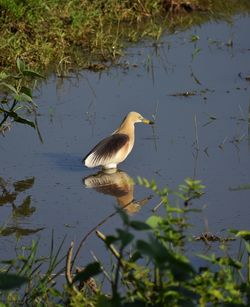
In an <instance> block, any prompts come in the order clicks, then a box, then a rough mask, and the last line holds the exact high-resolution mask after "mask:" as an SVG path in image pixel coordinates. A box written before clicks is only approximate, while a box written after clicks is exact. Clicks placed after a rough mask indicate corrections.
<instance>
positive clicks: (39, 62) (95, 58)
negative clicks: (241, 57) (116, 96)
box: [0, 0, 250, 75]
mask: <svg viewBox="0 0 250 307" xmlns="http://www.w3.org/2000/svg"><path fill="white" fill-rule="evenodd" d="M167 2H169V1H167V0H166V1H160V0H135V1H130V0H119V1H117V0H108V1H100V0H98V1H97V0H93V1H92V0H72V1H66V0H62V1H59V0H26V1H19V0H0V11H1V13H0V32H1V36H0V69H2V70H5V71H6V70H10V69H13V68H14V65H15V62H16V59H17V58H21V59H22V60H23V61H24V62H26V63H29V65H30V67H31V68H36V69H37V68H40V69H42V70H45V69H51V67H52V69H54V68H56V69H57V72H58V73H59V74H62V75H63V74H64V73H65V70H66V73H67V72H68V71H69V70H71V69H75V68H90V69H92V68H93V69H95V70H98V69H103V68H105V67H106V63H107V62H110V61H111V62H112V61H114V60H115V59H116V58H119V57H120V55H121V54H122V52H123V50H124V47H126V46H127V45H128V43H130V42H137V41H138V40H140V39H142V38H145V37H153V38H155V39H158V38H159V37H160V36H161V34H162V33H163V31H165V30H166V29H169V31H171V30H174V29H176V28H180V29H185V28H187V27H190V26H192V25H194V24H201V23H203V22H205V21H207V20H209V19H210V18H216V19H217V18H226V19H228V20H229V19H230V17H231V16H233V15H234V14H236V13H239V12H246V11H248V12H249V10H250V4H249V1H246V0H241V1H236V0H228V1H215V0H193V1H189V3H194V4H195V5H194V6H193V8H194V11H195V10H196V9H197V8H198V12H191V13H190V12H189V13H188V12H186V11H185V9H183V8H180V9H179V10H178V9H177V8H176V7H173V8H174V9H173V11H174V12H172V13H171V12H168V11H167V10H169V8H166V5H164V3H167ZM170 2H171V1H170ZM174 2H175V3H180V2H183V1H180V0H177V1H174ZM199 9H202V10H203V9H204V10H205V13H204V12H199ZM100 62H102V63H103V65H102V66H99V67H98V66H95V65H94V66H93V63H100Z"/></svg>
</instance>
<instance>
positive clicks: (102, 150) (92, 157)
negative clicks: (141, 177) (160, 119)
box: [82, 112, 154, 170]
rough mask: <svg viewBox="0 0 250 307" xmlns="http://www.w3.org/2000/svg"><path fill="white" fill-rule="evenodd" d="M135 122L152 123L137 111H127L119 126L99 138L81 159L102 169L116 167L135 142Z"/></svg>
mask: <svg viewBox="0 0 250 307" xmlns="http://www.w3.org/2000/svg"><path fill="white" fill-rule="evenodd" d="M135 123H144V124H150V125H152V124H154V122H153V121H151V120H148V119H146V118H144V117H143V116H142V115H141V114H139V113H137V112H129V113H128V114H127V116H126V117H125V118H124V119H123V121H122V123H121V124H120V126H119V128H118V129H116V130H115V131H114V132H113V133H112V134H111V135H110V136H108V137H106V138H105V139H103V140H101V141H100V142H99V143H98V144H97V145H96V146H95V147H94V148H93V149H92V150H91V151H90V152H89V153H88V154H87V155H86V156H85V157H84V158H83V160H82V162H83V164H84V165H85V166H86V167H89V168H93V167H98V166H101V167H102V169H103V170H109V169H116V168H117V165H118V164H119V163H121V162H123V161H124V160H125V159H126V158H127V156H128V154H129V153H130V152H131V150H132V148H133V146H134V142H135V126H134V124H135Z"/></svg>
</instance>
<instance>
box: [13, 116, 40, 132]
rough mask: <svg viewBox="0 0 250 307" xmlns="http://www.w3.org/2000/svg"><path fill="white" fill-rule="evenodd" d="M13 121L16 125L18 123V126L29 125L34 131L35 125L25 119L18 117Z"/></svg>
mask: <svg viewBox="0 0 250 307" xmlns="http://www.w3.org/2000/svg"><path fill="white" fill-rule="evenodd" d="M14 121H15V122H17V123H20V124H24V125H29V126H31V127H32V128H34V129H35V128H36V126H35V124H34V123H33V122H32V121H30V120H27V119H25V118H23V117H20V116H18V115H17V116H16V117H15V118H14Z"/></svg>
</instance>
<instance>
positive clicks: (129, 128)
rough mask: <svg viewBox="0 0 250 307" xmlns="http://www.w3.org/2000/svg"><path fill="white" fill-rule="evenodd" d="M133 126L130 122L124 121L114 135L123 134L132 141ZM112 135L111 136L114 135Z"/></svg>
mask: <svg viewBox="0 0 250 307" xmlns="http://www.w3.org/2000/svg"><path fill="white" fill-rule="evenodd" d="M134 132H135V126H134V123H132V122H131V121H124V122H123V123H122V124H121V126H120V127H119V128H118V129H117V130H116V131H115V132H114V133H123V134H126V135H128V136H129V137H130V138H132V139H134ZM114 133H113V134H114Z"/></svg>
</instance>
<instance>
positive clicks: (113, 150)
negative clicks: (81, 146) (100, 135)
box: [83, 133, 129, 167]
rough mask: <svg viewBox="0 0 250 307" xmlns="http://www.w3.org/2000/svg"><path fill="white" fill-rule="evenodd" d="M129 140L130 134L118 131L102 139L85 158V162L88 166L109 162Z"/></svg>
mask: <svg viewBox="0 0 250 307" xmlns="http://www.w3.org/2000/svg"><path fill="white" fill-rule="evenodd" d="M128 142H129V136H128V135H126V134H123V133H116V134H112V135H110V136H108V137H107V138H105V139H103V140H102V141H100V142H99V143H98V144H97V145H96V146H95V147H94V148H93V149H92V150H91V151H90V152H89V153H88V154H87V155H86V157H85V158H83V163H85V165H86V166H88V167H96V166H99V165H106V164H109V163H110V161H111V162H112V160H113V159H114V157H115V156H116V154H117V152H118V151H119V150H120V149H121V148H122V147H123V146H124V145H125V144H126V143H128Z"/></svg>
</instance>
